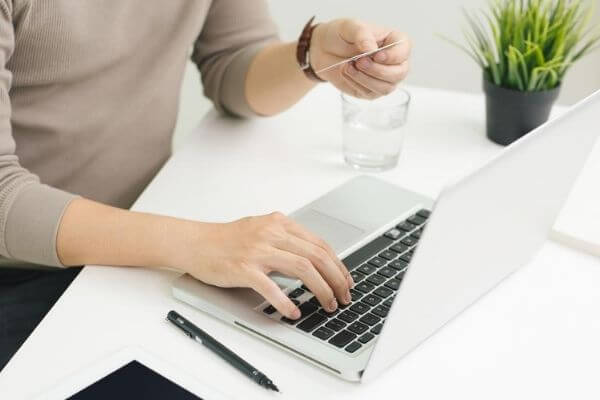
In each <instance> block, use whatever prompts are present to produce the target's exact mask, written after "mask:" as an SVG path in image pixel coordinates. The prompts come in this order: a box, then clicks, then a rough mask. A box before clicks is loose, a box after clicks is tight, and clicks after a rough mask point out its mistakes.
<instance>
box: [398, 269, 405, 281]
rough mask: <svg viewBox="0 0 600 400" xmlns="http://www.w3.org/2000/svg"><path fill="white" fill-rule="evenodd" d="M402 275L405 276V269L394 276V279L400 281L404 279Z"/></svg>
mask: <svg viewBox="0 0 600 400" xmlns="http://www.w3.org/2000/svg"><path fill="white" fill-rule="evenodd" d="M404 274H406V269H403V270H402V271H400V272H398V274H397V275H396V279H398V280H400V281H401V280H402V279H404Z"/></svg>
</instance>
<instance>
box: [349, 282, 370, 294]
mask: <svg viewBox="0 0 600 400" xmlns="http://www.w3.org/2000/svg"><path fill="white" fill-rule="evenodd" d="M354 289H356V290H358V291H360V292H363V293H369V292H370V291H371V290H373V289H375V286H374V285H371V284H370V283H367V282H361V283H359V284H358V285H356V286H354Z"/></svg>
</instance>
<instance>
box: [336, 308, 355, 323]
mask: <svg viewBox="0 0 600 400" xmlns="http://www.w3.org/2000/svg"><path fill="white" fill-rule="evenodd" d="M357 318H358V314H357V313H354V312H352V311H350V310H346V311H344V312H343V313H341V314H340V316H339V319H341V320H342V321H344V322H348V323H350V322H354V321H355V320H356V319H357Z"/></svg>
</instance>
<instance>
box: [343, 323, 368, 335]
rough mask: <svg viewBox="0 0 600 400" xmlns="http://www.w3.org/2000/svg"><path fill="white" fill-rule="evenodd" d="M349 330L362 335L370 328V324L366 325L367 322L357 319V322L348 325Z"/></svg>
mask: <svg viewBox="0 0 600 400" xmlns="http://www.w3.org/2000/svg"><path fill="white" fill-rule="evenodd" d="M348 330H349V331H350V332H354V333H356V334H357V335H362V334H363V333H365V332H366V331H368V330H369V327H368V325H365V324H363V323H361V322H358V321H357V322H355V323H353V324H352V325H350V326H348Z"/></svg>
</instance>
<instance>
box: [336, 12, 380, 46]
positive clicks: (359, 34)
mask: <svg viewBox="0 0 600 400" xmlns="http://www.w3.org/2000/svg"><path fill="white" fill-rule="evenodd" d="M340 36H341V37H342V39H344V40H345V41H346V42H348V43H350V44H353V45H354V47H356V49H357V50H358V51H359V52H361V53H364V52H367V51H372V50H377V48H378V46H377V40H376V39H375V34H374V33H373V31H372V30H371V29H370V28H369V26H368V25H366V24H365V23H363V22H359V21H355V20H351V19H348V20H344V22H343V23H342V25H341V27H340Z"/></svg>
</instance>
